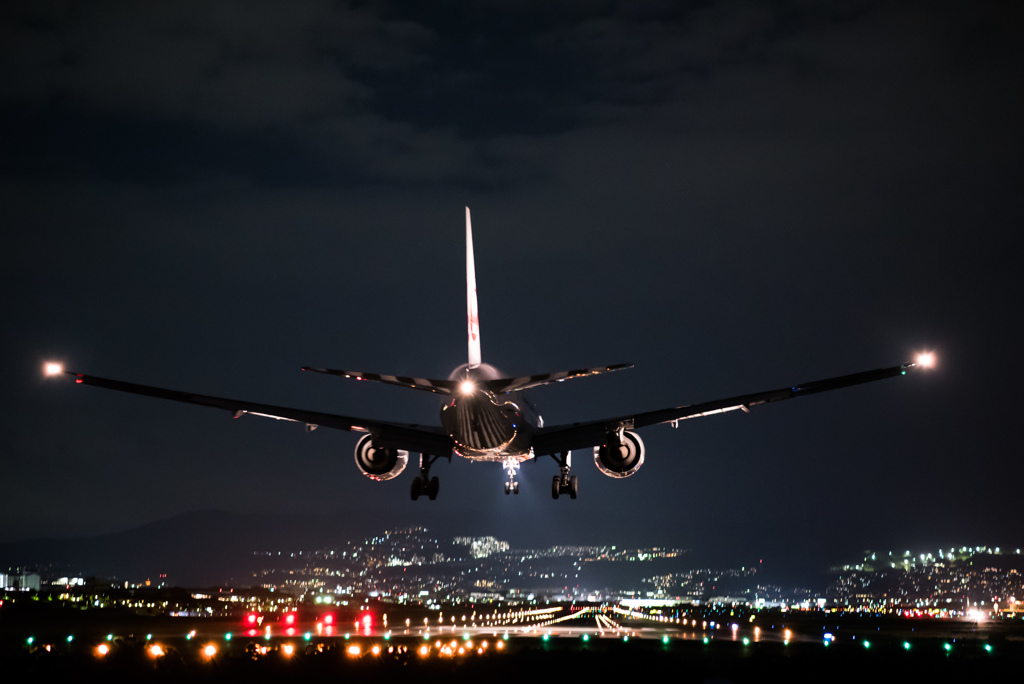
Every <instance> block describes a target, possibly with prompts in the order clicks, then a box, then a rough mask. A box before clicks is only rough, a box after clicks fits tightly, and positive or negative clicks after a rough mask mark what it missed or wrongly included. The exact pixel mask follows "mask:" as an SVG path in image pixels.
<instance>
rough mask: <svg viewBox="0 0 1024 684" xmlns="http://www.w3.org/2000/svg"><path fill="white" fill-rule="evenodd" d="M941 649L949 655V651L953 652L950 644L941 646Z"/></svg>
mask: <svg viewBox="0 0 1024 684" xmlns="http://www.w3.org/2000/svg"><path fill="white" fill-rule="evenodd" d="M942 648H944V649H946V652H947V653H949V652H950V651H952V650H953V645H952V644H950V643H945V644H942Z"/></svg>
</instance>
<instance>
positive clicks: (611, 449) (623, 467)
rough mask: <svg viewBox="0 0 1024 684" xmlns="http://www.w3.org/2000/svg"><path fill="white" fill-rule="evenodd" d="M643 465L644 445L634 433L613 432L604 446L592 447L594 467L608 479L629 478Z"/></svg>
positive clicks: (624, 431)
mask: <svg viewBox="0 0 1024 684" xmlns="http://www.w3.org/2000/svg"><path fill="white" fill-rule="evenodd" d="M643 464H644V443H643V440H641V439H640V435H638V434H636V433H635V432H629V431H628V430H623V431H621V432H613V433H611V434H609V435H608V439H607V440H606V442H605V443H604V444H602V445H601V446H596V447H594V465H596V466H597V469H598V470H600V471H601V472H602V473H604V474H605V475H607V476H608V477H629V476H630V475H632V474H633V473H635V472H636V471H638V470H640V466H642V465H643Z"/></svg>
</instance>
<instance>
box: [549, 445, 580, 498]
mask: <svg viewBox="0 0 1024 684" xmlns="http://www.w3.org/2000/svg"><path fill="white" fill-rule="evenodd" d="M553 458H555V459H557V460H558V465H559V469H560V470H561V471H562V474H561V475H555V476H554V478H552V479H551V498H552V499H557V498H558V495H559V494H568V495H569V498H570V499H575V498H576V476H575V475H572V476H570V475H569V466H570V465H571V464H572V456H571V453H570V452H568V451H564V452H562V453H561V454H560V455H558V456H553Z"/></svg>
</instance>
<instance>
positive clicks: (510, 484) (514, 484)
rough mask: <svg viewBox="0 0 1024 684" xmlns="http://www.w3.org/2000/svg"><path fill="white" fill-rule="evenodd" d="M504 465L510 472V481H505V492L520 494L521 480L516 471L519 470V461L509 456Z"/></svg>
mask: <svg viewBox="0 0 1024 684" xmlns="http://www.w3.org/2000/svg"><path fill="white" fill-rule="evenodd" d="M502 467H503V468H504V469H505V470H506V471H507V472H508V481H507V482H506V483H505V494H519V482H518V481H517V480H516V471H517V470H519V461H517V460H515V459H512V458H507V459H505V461H504V463H503V464H502Z"/></svg>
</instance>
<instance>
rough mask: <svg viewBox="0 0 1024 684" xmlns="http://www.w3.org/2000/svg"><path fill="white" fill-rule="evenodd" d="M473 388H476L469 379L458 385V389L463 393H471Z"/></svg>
mask: <svg viewBox="0 0 1024 684" xmlns="http://www.w3.org/2000/svg"><path fill="white" fill-rule="evenodd" d="M474 389H476V386H475V385H474V384H473V383H472V382H470V381H469V380H466V381H465V382H464V383H462V384H461V385H459V391H460V392H462V393H463V394H472V393H473V390H474Z"/></svg>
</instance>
